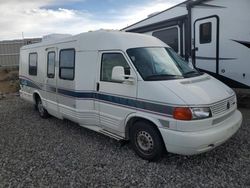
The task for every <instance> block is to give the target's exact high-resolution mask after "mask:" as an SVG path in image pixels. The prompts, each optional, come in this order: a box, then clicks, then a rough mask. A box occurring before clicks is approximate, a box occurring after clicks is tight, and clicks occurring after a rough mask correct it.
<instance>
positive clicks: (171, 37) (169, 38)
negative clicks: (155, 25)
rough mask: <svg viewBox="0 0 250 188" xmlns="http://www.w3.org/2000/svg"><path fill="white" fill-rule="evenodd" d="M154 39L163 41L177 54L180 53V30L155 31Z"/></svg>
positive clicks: (175, 28)
mask: <svg viewBox="0 0 250 188" xmlns="http://www.w3.org/2000/svg"><path fill="white" fill-rule="evenodd" d="M152 35H153V36H154V37H157V38H158V39H160V40H162V41H163V42H165V43H166V44H168V45H169V46H170V47H171V48H173V49H174V51H175V52H178V51H179V40H178V28H177V27H173V28H170V29H163V30H160V31H155V32H153V34H152Z"/></svg>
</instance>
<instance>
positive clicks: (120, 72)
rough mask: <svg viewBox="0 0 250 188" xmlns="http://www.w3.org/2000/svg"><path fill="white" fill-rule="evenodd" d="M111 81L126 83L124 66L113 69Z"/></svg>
mask: <svg viewBox="0 0 250 188" xmlns="http://www.w3.org/2000/svg"><path fill="white" fill-rule="evenodd" d="M111 79H112V80H113V81H115V82H120V83H122V82H124V81H125V71H124V68H123V67H122V66H115V67H113V69H112V75H111Z"/></svg>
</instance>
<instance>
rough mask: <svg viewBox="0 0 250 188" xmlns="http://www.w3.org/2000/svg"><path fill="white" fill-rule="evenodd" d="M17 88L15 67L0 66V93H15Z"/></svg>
mask: <svg viewBox="0 0 250 188" xmlns="http://www.w3.org/2000/svg"><path fill="white" fill-rule="evenodd" d="M18 90H19V81H18V70H17V69H15V68H12V69H10V68H0V94H6V93H15V92H18Z"/></svg>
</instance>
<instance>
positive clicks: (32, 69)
mask: <svg viewBox="0 0 250 188" xmlns="http://www.w3.org/2000/svg"><path fill="white" fill-rule="evenodd" d="M29 75H37V53H30V54H29Z"/></svg>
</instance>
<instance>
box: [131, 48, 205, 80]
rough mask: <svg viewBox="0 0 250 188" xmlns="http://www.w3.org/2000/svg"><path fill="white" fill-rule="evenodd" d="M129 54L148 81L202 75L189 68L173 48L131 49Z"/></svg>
mask: <svg viewBox="0 0 250 188" xmlns="http://www.w3.org/2000/svg"><path fill="white" fill-rule="evenodd" d="M127 53H128V55H129V57H130V59H131V61H132V62H133V64H134V66H135V67H136V69H137V71H138V72H139V73H140V75H141V76H142V78H143V79H144V80H146V81H151V80H169V79H180V78H187V77H193V76H199V75H201V73H200V72H199V71H197V70H196V69H193V68H191V67H190V66H188V63H187V62H186V61H184V60H183V59H182V58H181V57H180V56H179V55H178V54H177V53H176V52H174V50H173V49H171V48H164V47H146V48H131V49H128V50H127Z"/></svg>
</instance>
